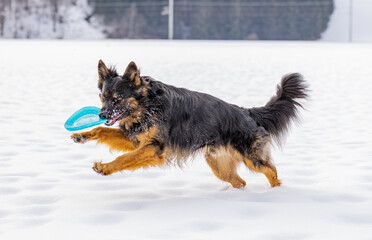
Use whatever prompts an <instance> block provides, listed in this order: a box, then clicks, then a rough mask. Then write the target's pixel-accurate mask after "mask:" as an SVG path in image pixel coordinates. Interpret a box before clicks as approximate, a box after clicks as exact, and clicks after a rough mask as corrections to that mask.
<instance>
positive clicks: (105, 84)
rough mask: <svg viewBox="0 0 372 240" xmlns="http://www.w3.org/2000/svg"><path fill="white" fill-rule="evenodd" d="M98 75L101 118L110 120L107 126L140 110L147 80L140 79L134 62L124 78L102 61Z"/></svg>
mask: <svg viewBox="0 0 372 240" xmlns="http://www.w3.org/2000/svg"><path fill="white" fill-rule="evenodd" d="M98 75H99V79H98V88H99V89H100V91H101V93H100V94H99V97H100V99H101V102H102V108H101V110H100V112H99V116H100V117H101V118H105V119H108V122H107V123H106V125H108V126H111V125H113V124H114V123H115V122H116V121H118V120H120V119H122V118H124V117H126V116H129V115H130V114H131V113H133V112H135V111H136V110H138V109H139V108H140V106H139V100H140V99H141V98H143V97H144V92H146V87H145V85H146V80H145V79H143V78H141V77H140V73H139V71H138V68H137V66H136V64H135V63H134V62H130V63H129V65H128V67H127V68H126V70H125V72H124V74H123V76H119V75H118V74H117V72H116V70H115V69H113V68H107V67H106V65H105V64H104V63H103V61H102V60H100V61H99V63H98Z"/></svg>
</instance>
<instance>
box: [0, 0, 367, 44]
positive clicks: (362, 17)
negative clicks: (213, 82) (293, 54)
mask: <svg viewBox="0 0 372 240" xmlns="http://www.w3.org/2000/svg"><path fill="white" fill-rule="evenodd" d="M371 24H372V1H371V0H231V1H227V0H216V1H213V0H137V1H135V0H107V1H106V0H0V37H1V38H40V39H105V38H111V39H210V40H323V41H343V42H371V41H372V30H371V29H372V28H371Z"/></svg>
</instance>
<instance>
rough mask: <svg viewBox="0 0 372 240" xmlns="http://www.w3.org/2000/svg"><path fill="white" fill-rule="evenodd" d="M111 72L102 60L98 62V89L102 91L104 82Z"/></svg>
mask: <svg viewBox="0 0 372 240" xmlns="http://www.w3.org/2000/svg"><path fill="white" fill-rule="evenodd" d="M108 74H109V70H108V68H107V67H106V65H105V64H104V62H103V61H102V60H99V61H98V77H99V78H98V88H100V89H102V82H103V80H104V79H105V77H106V76H108Z"/></svg>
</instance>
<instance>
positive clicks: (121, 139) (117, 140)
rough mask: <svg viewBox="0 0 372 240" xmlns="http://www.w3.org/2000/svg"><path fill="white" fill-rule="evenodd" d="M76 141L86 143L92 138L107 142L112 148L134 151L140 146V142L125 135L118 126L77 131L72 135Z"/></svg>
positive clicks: (99, 141)
mask: <svg viewBox="0 0 372 240" xmlns="http://www.w3.org/2000/svg"><path fill="white" fill-rule="evenodd" d="M71 138H72V140H74V142H76V143H85V142H87V141H91V140H97V143H100V144H106V145H108V146H109V147H110V149H112V150H117V151H124V152H127V151H133V150H134V149H136V148H137V147H138V145H139V144H138V143H137V142H134V141H131V140H129V139H127V138H126V137H125V135H124V134H123V132H122V131H121V130H120V129H118V128H107V127H97V128H94V129H92V130H91V131H88V132H81V133H75V134H72V135H71Z"/></svg>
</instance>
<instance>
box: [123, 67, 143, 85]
mask: <svg viewBox="0 0 372 240" xmlns="http://www.w3.org/2000/svg"><path fill="white" fill-rule="evenodd" d="M123 79H127V80H128V81H129V82H130V83H131V84H132V85H134V86H138V85H140V83H141V80H140V73H139V71H138V68H137V65H136V64H135V63H134V62H130V63H129V64H128V67H127V69H125V72H124V75H123Z"/></svg>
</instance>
